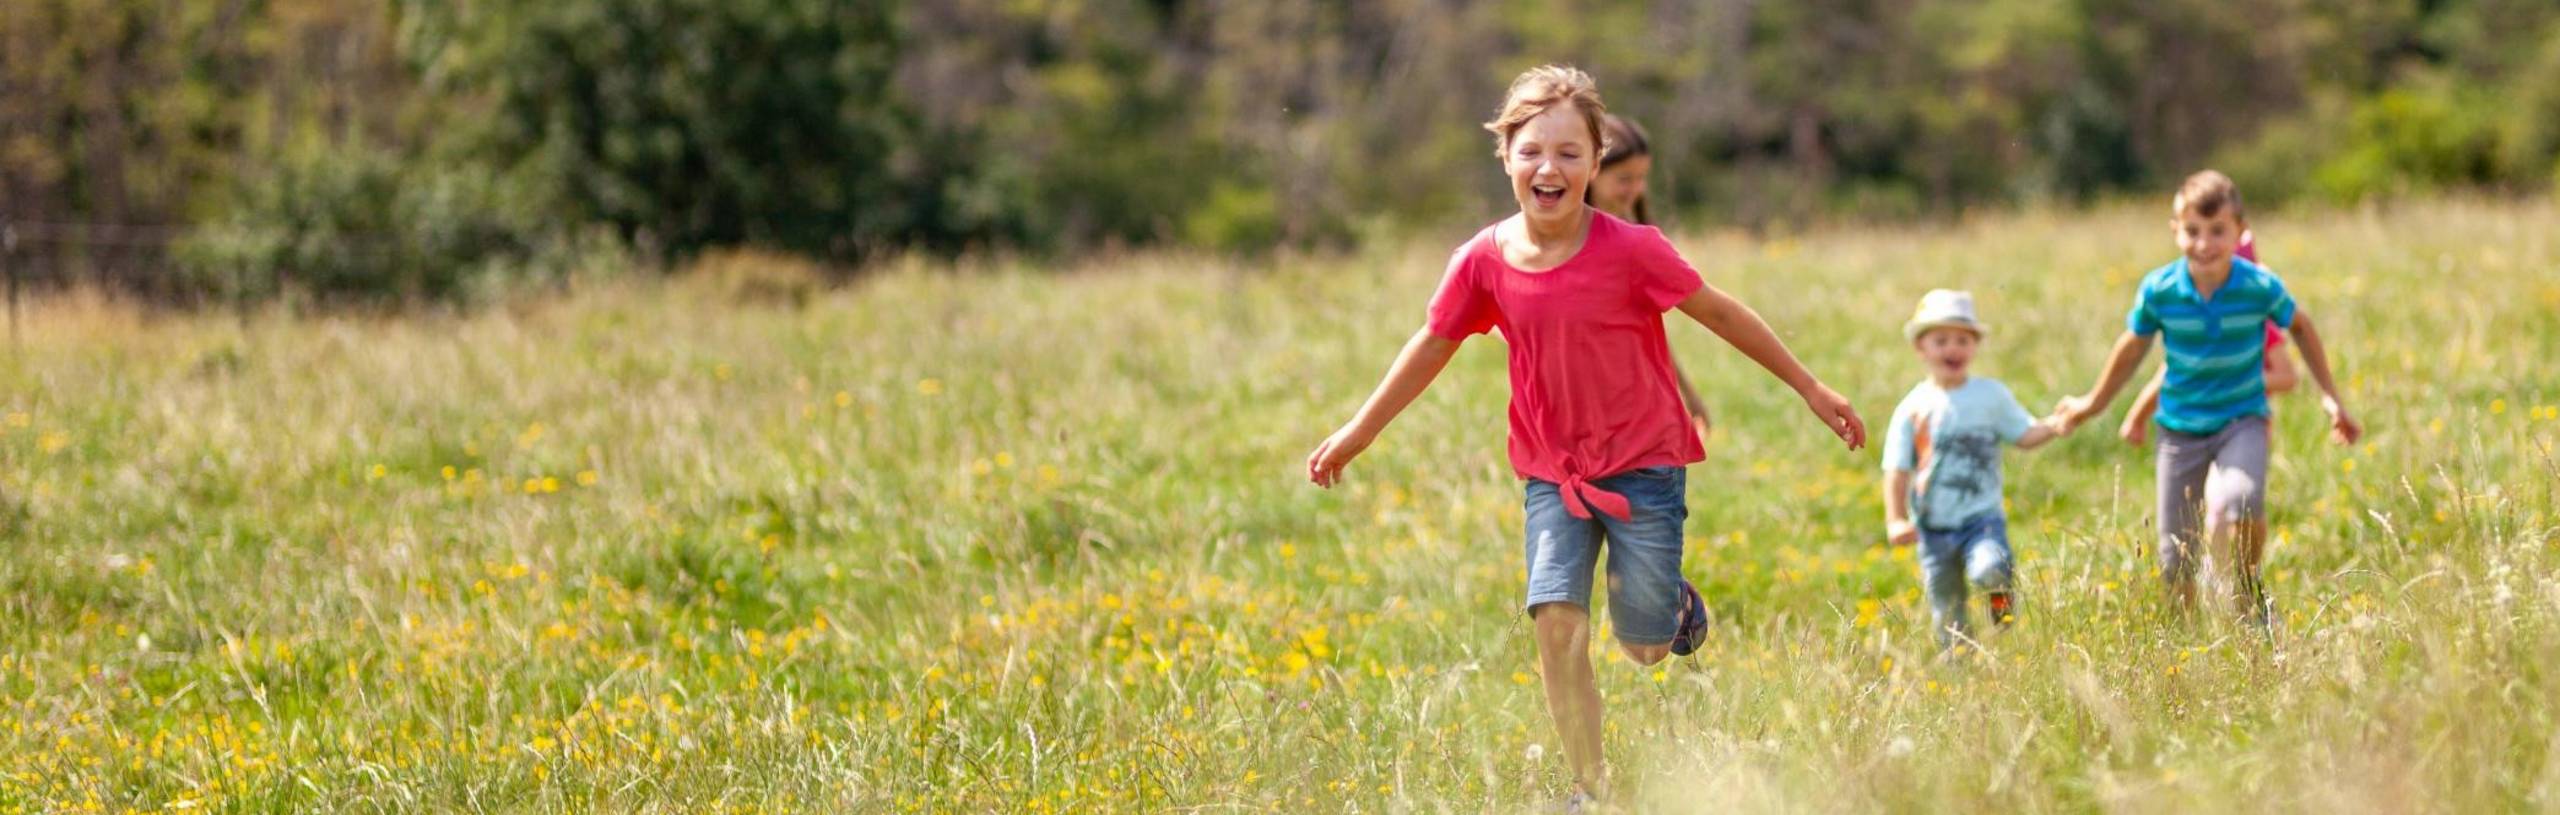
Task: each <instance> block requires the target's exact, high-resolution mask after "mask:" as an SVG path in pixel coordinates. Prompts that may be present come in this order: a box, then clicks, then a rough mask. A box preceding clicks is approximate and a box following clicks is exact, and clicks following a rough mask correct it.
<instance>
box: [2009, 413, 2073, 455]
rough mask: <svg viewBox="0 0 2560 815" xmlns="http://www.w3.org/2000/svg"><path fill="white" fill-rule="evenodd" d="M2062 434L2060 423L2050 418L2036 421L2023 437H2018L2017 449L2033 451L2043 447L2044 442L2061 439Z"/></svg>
mask: <svg viewBox="0 0 2560 815" xmlns="http://www.w3.org/2000/svg"><path fill="white" fill-rule="evenodd" d="M2062 434H2063V429H2062V422H2060V421H2057V420H2055V419H2054V418H2053V417H2051V416H2047V417H2045V418H2042V419H2037V420H2036V423H2035V424H2034V425H2032V426H2030V427H2028V428H2027V432H2026V433H2025V434H2024V435H2021V436H2019V437H2018V442H2017V443H2018V449H2020V450H2033V449H2036V448H2038V447H2043V446H2044V445H2045V442H2049V441H2053V440H2054V439H2058V438H2062Z"/></svg>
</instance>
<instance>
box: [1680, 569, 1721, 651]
mask: <svg viewBox="0 0 2560 815" xmlns="http://www.w3.org/2000/svg"><path fill="white" fill-rule="evenodd" d="M1713 622H1714V621H1713V620H1712V619H1710V618H1709V617H1708V616H1707V599H1706V598H1704V597H1700V596H1698V587H1697V586H1694V585H1691V584H1690V583H1689V581H1688V580H1687V579H1686V578H1683V579H1681V581H1680V625H1679V627H1678V628H1675V629H1673V630H1672V632H1671V653H1673V654H1677V655H1680V656H1684V657H1685V656H1688V655H1690V654H1694V653H1697V652H1698V646H1700V645H1704V644H1706V641H1707V628H1708V626H1709V625H1710V624H1711V623H1713Z"/></svg>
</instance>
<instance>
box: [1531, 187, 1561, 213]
mask: <svg viewBox="0 0 2560 815" xmlns="http://www.w3.org/2000/svg"><path fill="white" fill-rule="evenodd" d="M1529 195H1530V197H1533V198H1536V199H1538V205H1539V206H1544V207H1552V206H1555V205H1557V204H1561V203H1564V185H1562V184H1531V185H1529Z"/></svg>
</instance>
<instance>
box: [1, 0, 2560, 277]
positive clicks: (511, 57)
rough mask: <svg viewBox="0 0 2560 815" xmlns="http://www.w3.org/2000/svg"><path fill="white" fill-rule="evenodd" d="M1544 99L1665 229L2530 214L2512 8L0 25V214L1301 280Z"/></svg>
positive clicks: (2520, 35)
mask: <svg viewBox="0 0 2560 815" xmlns="http://www.w3.org/2000/svg"><path fill="white" fill-rule="evenodd" d="M1545 61H1564V62H1572V63H1575V64H1579V65H1581V66H1583V67H1585V68H1588V69H1590V70H1591V71H1592V72H1593V73H1594V74H1595V75H1596V76H1598V77H1599V79H1600V80H1601V85H1602V90H1603V92H1604V94H1605V95H1606V96H1607V98H1608V99H1609V101H1610V103H1611V105H1612V107H1613V109H1614V110H1616V111H1617V112H1620V113H1622V114H1626V115H1629V116H1632V117H1634V118H1635V119H1637V120H1638V121H1640V122H1642V123H1643V124H1645V125H1646V126H1647V127H1648V129H1650V130H1651V132H1652V135H1653V141H1654V147H1655V151H1656V154H1657V165H1656V166H1657V170H1656V176H1655V177H1656V186H1655V196H1656V198H1657V201H1656V205H1655V209H1656V210H1657V211H1663V212H1668V213H1670V214H1671V216H1672V217H1673V218H1675V219H1677V220H1680V221H1682V222H1688V223H1698V222H1708V221H1713V222H1725V223H1741V224H1746V225H1767V224H1772V223H1788V222H1795V221H1800V220H1803V219H1807V218H1820V217H1855V218H1896V217H1912V216H1925V215H1928V214H1932V213H1943V212H1949V211H1954V210H1959V209H1961V208H1964V207H1969V206H1977V205H1985V204H1990V205H2007V204H2039V203H2047V202H2071V201H2078V200H2083V199H2087V198H2090V197H2092V196H2100V195H2106V194H2110V193H2116V192H2121V191H2128V190H2130V191H2134V192H2137V193H2141V194H2151V193H2156V192H2157V191H2158V189H2159V188H2160V187H2163V186H2164V185H2166V184H2167V183H2168V180H2169V179H2174V178H2175V177H2177V176H2179V175H2181V174H2183V173H2185V172H2187V171H2189V170H2192V169H2195V168H2198V167H2202V166H2206V165H2213V166H2218V167H2221V168H2223V169H2225V170H2227V171H2229V172H2231V173H2232V174H2233V175H2234V176H2235V177H2237V178H2238V179H2239V180H2240V181H2241V184H2242V187H2243V189H2244V190H2246V191H2247V192H2248V193H2249V194H2250V195H2251V196H2252V197H2253V199H2254V200H2257V201H2261V202H2268V201H2275V200H2282V199H2286V198H2293V197H2303V196H2308V197H2314V198H2318V199H2325V200H2333V201H2354V200H2358V199H2363V198H2366V197H2370V196H2377V195H2390V194H2399V193H2404V192H2413V191H2425V190H2430V189H2437V188H2489V189H2496V190H2506V191H2534V192H2540V191H2548V190H2550V189H2552V188H2553V187H2554V186H2555V185H2560V4H2554V3H2551V2H2548V0H1964V1H1962V2H1958V1H1957V0H1791V1H1790V2H1772V1H1771V0H1717V1H1714V2H1675V1H1673V0H1584V1H1583V2H1571V3H1561V4H1559V3H1531V2H1519V0H1503V1H1502V2H1489V3H1466V2H1451V1H1450V0H1369V2H1351V1H1350V0H1320V1H1318V2H1288V3H1270V2H1238V1H1237V0H1050V1H1049V2H1040V1H1038V0H9V1H8V2H6V3H5V4H0V196H5V198H0V215H5V217H7V218H8V219H10V220H11V221H12V222H14V223H17V224H19V233H20V236H21V239H22V244H23V245H22V247H21V249H20V252H19V255H20V257H21V258H22V262H23V259H25V258H33V259H35V260H37V261H38V262H44V261H48V260H49V261H51V262H52V263H53V265H54V266H56V267H63V266H69V265H78V266H85V267H87V268H88V270H89V271H92V272H94V273H95V274H98V275H99V276H102V277H105V278H107V279H110V280H113V281H117V282H120V283H123V284H125V285H130V286H135V287H140V288H145V289H153V288H155V287H158V288H162V289H168V290H171V292H172V293H173V294H181V295H183V294H186V293H205V292H212V293H227V294H237V295H248V296H255V295H259V294H263V293H268V292H273V291H276V290H280V289H284V288H299V289H305V290H310V291H317V292H328V293H337V294H341V295H344V296H350V297H357V298H414V297H429V298H438V297H451V296H457V295H464V294H467V293H468V292H470V291H472V290H474V288H475V287H478V286H482V285H485V284H487V283H489V282H490V281H493V280H494V281H507V280H516V279H528V278H542V277H546V276H556V275H558V274H561V273H562V272H563V270H564V269H566V268H567V267H568V266H570V265H573V264H574V263H576V262H577V259H578V258H580V257H582V256H586V255H590V254H592V253H594V252H596V251H599V249H600V248H601V247H628V248H631V249H634V250H636V251H638V252H640V253H641V254H644V255H649V256H657V257H667V256H682V255H687V254H690V253H692V252H694V251H697V250H700V249H703V248H706V247H712V246H724V245H754V246H762V247H768V248H776V249H784V250H789V251H794V252H801V253H806V254H810V255H813V256H818V257H823V258H828V259H833V260H839V261H853V262H859V261H861V260H863V259H865V258H868V257H872V256H876V255H878V254H882V253H889V252H899V251H908V250H916V249H922V250H929V251H957V250H965V249H969V248H974V247H1002V248H1018V249H1027V250H1031V251H1069V252H1072V251H1082V250H1090V249H1094V248H1103V247H1110V246H1118V245H1131V244H1151V243H1178V244H1184V245H1193V246H1202V247H1210V248H1217V249H1254V248H1261V247H1269V246H1273V245H1279V244H1291V245H1306V244H1324V243H1332V242H1339V241H1344V240H1351V239H1356V238H1357V237H1358V236H1360V235H1363V234H1367V233H1369V232H1372V231H1375V230H1377V229H1380V228H1388V227H1393V226H1396V225H1401V224H1412V223H1440V222H1446V221H1450V220H1477V219H1484V218H1489V217H1492V216H1494V215H1496V214H1499V213H1500V212H1501V211H1503V210H1504V209H1505V208H1506V206H1507V205H1506V204H1505V203H1504V201H1503V198H1502V195H1503V193H1502V186H1501V184H1500V181H1499V179H1498V176H1497V172H1496V169H1495V166H1494V164H1493V162H1492V161H1491V160H1490V158H1491V144H1490V141H1489V139H1488V138H1487V136H1486V135H1485V134H1484V133H1483V132H1482V131H1481V130H1479V129H1477V128H1476V127H1475V123H1477V122H1479V121H1481V120H1483V119H1484V118H1486V117H1487V116H1488V115H1489V114H1490V112H1491V108H1492V107H1493V105H1494V104H1495V103H1496V102H1497V101H1498V98H1499V95H1500V93H1501V91H1502V88H1503V87H1504V85H1505V83H1506V82H1507V81H1508V80H1509V78H1510V77H1511V76H1512V75H1513V74H1515V73H1517V72H1518V71H1519V70H1521V69H1522V68H1525V67H1527V66H1529V65H1532V64H1535V63H1539V62H1545ZM171 268H174V269H178V270H181V271H182V272H183V274H180V275H174V276H173V275H168V274H162V273H161V272H162V271H164V270H166V269H171Z"/></svg>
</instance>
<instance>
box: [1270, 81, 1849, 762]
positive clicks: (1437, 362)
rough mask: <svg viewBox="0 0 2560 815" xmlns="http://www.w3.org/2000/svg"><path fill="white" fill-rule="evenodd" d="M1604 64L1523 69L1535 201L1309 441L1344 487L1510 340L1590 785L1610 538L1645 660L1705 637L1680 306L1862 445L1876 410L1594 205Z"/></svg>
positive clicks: (1472, 257) (1552, 603)
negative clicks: (1381, 447)
mask: <svg viewBox="0 0 2560 815" xmlns="http://www.w3.org/2000/svg"><path fill="white" fill-rule="evenodd" d="M1605 113H1606V110H1605V108H1604V107H1603V106H1602V104H1601V102H1600V94H1599V92H1598V90H1597V89H1596V88H1594V87H1593V84H1592V82H1591V77H1590V76H1589V75H1587V74H1584V73H1583V72H1582V71H1579V70H1576V69H1573V68H1566V67H1559V66H1544V67H1540V68H1536V69H1532V70H1530V71H1529V72H1528V73H1524V74H1521V75H1520V77H1519V78H1518V79H1516V80H1513V81H1512V83H1511V90H1510V93H1509V94H1508V95H1507V96H1506V98H1505V99H1504V101H1503V104H1502V109H1501V112H1500V114H1499V115H1498V116H1496V117H1495V118H1494V120H1493V121H1491V122H1488V123H1486V124H1485V128H1486V129H1488V130H1491V131H1493V134H1494V138H1495V145H1496V151H1497V155H1498V156H1499V157H1500V158H1501V161H1502V168H1503V172H1504V174H1505V175H1507V176H1508V177H1509V178H1510V181H1511V194H1512V197H1513V198H1514V199H1515V200H1516V201H1517V202H1518V203H1519V206H1520V213H1519V214H1518V215H1514V216H1511V217H1508V218H1504V219H1503V220H1501V221H1500V222H1498V223H1495V224H1493V225H1492V226H1488V227H1485V229H1484V230H1483V231H1481V232H1478V233H1476V235H1475V237H1474V238H1473V239H1470V240H1468V241H1467V242H1466V243H1465V244H1464V245H1462V246H1459V247H1458V250H1457V251H1456V252H1454V253H1452V254H1451V255H1450V257H1449V267H1448V272H1447V274H1446V276H1445V277H1444V278H1443V279H1442V280H1441V283H1440V289H1439V291H1438V293H1436V294H1434V295H1432V298H1431V306H1430V309H1429V313H1428V319H1427V320H1426V322H1425V323H1424V325H1423V327H1422V329H1421V330H1420V331H1416V332H1414V335H1413V338H1412V339H1411V340H1408V341H1406V343H1405V346H1404V350H1403V351H1402V352H1400V353H1398V354H1397V355H1396V360H1395V364H1394V365H1393V366H1392V367H1391V368H1389V369H1388V371H1387V376H1386V379H1385V381H1383V382H1380V383H1379V384H1378V388H1377V390H1376V391H1375V392H1374V393H1372V394H1370V396H1369V400H1368V402H1367V403H1365V404H1363V405H1362V406H1361V407H1360V411H1359V413H1358V414H1357V415H1355V416H1354V417H1353V418H1352V420H1351V421H1350V423H1348V424H1345V425H1343V427H1342V429H1340V430H1337V431H1335V432H1334V433H1333V435H1332V436H1331V437H1329V438H1327V439H1325V440H1324V443H1323V444H1322V445H1320V446H1318V447H1317V448H1316V449H1315V452H1313V453H1311V454H1309V455H1308V456H1307V478H1308V480H1310V481H1313V482H1315V483H1316V484H1317V485H1319V486H1326V487H1330V486H1332V485H1333V484H1334V483H1336V482H1338V481H1340V480H1341V479H1342V470H1343V467H1344V466H1345V465H1347V464H1349V463H1350V462H1351V460H1352V458H1353V457H1356V456H1358V455H1359V454H1360V452H1361V451H1362V450H1365V449H1367V448H1368V446H1369V444H1370V443H1371V442H1372V441H1374V440H1375V439H1376V438H1377V435H1378V432H1379V431H1380V430H1382V429H1384V428H1385V427H1386V426H1387V423H1388V422H1390V421H1392V420H1394V418H1395V416H1396V414H1397V413H1398V412H1401V411H1402V410H1404V408H1405V406H1406V405H1408V404H1411V403H1412V402H1413V399H1414V397H1416V396H1419V395H1420V394H1421V393H1422V390H1423V389H1424V388H1425V387H1428V386H1429V385H1430V384H1431V380H1432V378H1433V377H1435V376H1437V375H1438V374H1439V373H1440V369H1441V368H1442V367H1443V366H1445V365H1447V364H1448V361H1449V358H1450V356H1451V355H1453V354H1455V353H1456V352H1457V350H1458V344H1459V342H1460V341H1462V340H1464V339H1466V338H1467V337H1469V336H1471V335H1475V334H1481V333H1484V332H1485V331H1487V330H1489V329H1492V328H1496V327H1499V328H1501V329H1502V338H1503V340H1504V341H1505V342H1506V343H1508V344H1509V346H1510V379H1511V412H1510V420H1511V437H1510V453H1511V464H1512V468H1513V469H1514V470H1515V471H1517V473H1518V474H1519V475H1520V476H1521V477H1522V478H1524V479H1526V480H1527V482H1528V486H1527V489H1526V497H1525V500H1524V507H1525V509H1526V510H1527V512H1526V515H1527V523H1526V526H1527V528H1526V532H1527V542H1526V552H1525V554H1526V558H1527V561H1528V572H1529V586H1528V589H1529V590H1528V597H1527V599H1526V602H1525V603H1524V605H1525V606H1526V608H1527V609H1528V613H1529V615H1530V617H1531V619H1532V620H1533V621H1534V625H1533V627H1534V629H1535V631H1536V640H1537V646H1538V660H1539V664H1540V666H1541V671H1540V673H1541V675H1542V676H1543V677H1544V680H1545V688H1546V696H1547V710H1548V712H1549V713H1550V714H1551V715H1553V716H1554V718H1555V723H1556V732H1557V735H1558V737H1559V739H1560V740H1561V741H1562V742H1563V744H1564V748H1565V756H1566V758H1567V760H1568V761H1569V762H1570V763H1571V764H1572V768H1573V773H1574V777H1575V779H1576V789H1575V791H1574V792H1573V797H1572V798H1569V799H1567V804H1568V808H1578V806H1579V805H1580V804H1581V803H1582V802H1583V801H1585V800H1588V799H1589V798H1591V797H1594V796H1598V795H1601V794H1603V793H1604V791H1605V787H1606V784H1607V778H1606V770H1605V765H1604V764H1603V763H1602V761H1601V757H1600V734H1601V725H1600V713H1601V711H1600V693H1599V690H1598V688H1597V687H1596V686H1595V685H1594V684H1593V681H1592V673H1591V660H1590V657H1589V653H1590V651H1589V649H1588V643H1589V641H1590V635H1591V614H1590V611H1589V609H1590V595H1591V576H1592V569H1593V567H1594V565H1595V564H1596V562H1597V561H1598V560H1599V552H1600V548H1601V545H1602V541H1603V540H1604V539H1605V540H1606V542H1607V545H1608V548H1609V565H1608V570H1609V581H1608V584H1607V585H1608V586H1609V612H1610V615H1611V617H1612V619H1613V620H1614V622H1613V625H1614V627H1615V629H1616V632H1617V637H1618V641H1619V644H1620V645H1621V646H1623V647H1624V648H1625V649H1626V652H1627V655H1628V656H1629V657H1631V658H1633V659H1634V660H1635V661H1636V662H1637V663H1638V664H1640V665H1650V664H1653V663H1655V662H1658V661H1661V660H1662V659H1663V658H1664V657H1665V656H1668V655H1670V654H1675V653H1677V654H1687V653H1690V652H1692V651H1694V650H1695V649H1696V648H1697V646H1698V643H1699V640H1700V638H1702V637H1703V636H1704V634H1705V630H1706V627H1707V613H1706V606H1705V604H1704V603H1703V602H1702V601H1701V600H1700V598H1699V597H1698V594H1697V590H1696V588H1695V587H1693V586H1691V585H1690V584H1689V582H1688V581H1687V580H1685V579H1682V578H1681V576H1680V556H1681V547H1682V543H1683V536H1682V534H1681V524H1682V522H1683V521H1685V520H1686V519H1687V517H1688V505H1687V500H1686V487H1687V473H1688V470H1687V468H1686V466H1685V465H1687V464H1689V463H1691V462H1695V461H1697V460H1699V459H1700V458H1702V457H1704V451H1703V449H1702V448H1701V447H1700V446H1699V442H1698V436H1697V434H1696V433H1695V432H1692V431H1691V429H1690V427H1689V425H1688V422H1687V416H1686V411H1684V410H1683V408H1682V405H1681V400H1680V395H1679V388H1678V386H1677V385H1676V384H1675V383H1674V382H1675V376H1674V374H1673V373H1672V368H1671V352H1670V345H1669V343H1668V341H1667V340H1666V339H1665V337H1664V334H1663V320H1662V315H1663V313H1664V312H1666V311H1669V310H1671V309H1674V308H1677V309H1679V310H1680V312H1681V313H1683V314H1686V315H1688V316H1689V317H1690V318H1691V319H1693V320H1696V321H1697V322H1698V323H1699V324H1700V325H1703V326H1706V327H1707V329H1708V330H1710V331H1714V332H1715V333H1716V335H1717V336H1719V337H1722V338H1723V339H1724V340H1725V341H1726V342H1728V343H1731V344H1732V345H1733V347H1734V348H1735V349H1737V350H1740V351H1741V352H1742V353H1743V354H1744V355H1745V356H1748V357H1750V358H1751V359H1752V361H1754V362H1757V363H1759V364H1760V365H1761V367H1763V368H1766V369H1768V371H1769V372H1770V373H1771V374H1773V375H1775V376H1777V378H1778V379H1779V380H1780V381H1783V382H1785V383H1787V385H1788V387H1791V388H1794V389H1795V391H1796V393H1797V395H1798V396H1800V397H1802V398H1803V399H1804V403H1805V407H1807V408H1808V409H1810V410H1812V411H1813V414H1814V416H1815V417H1816V418H1818V419H1820V420H1821V421H1822V423H1823V425H1824V426H1825V427H1828V428H1830V429H1831V431H1832V432H1833V433H1834V434H1836V435H1838V436H1839V437H1840V440H1841V441H1843V442H1845V443H1847V444H1848V446H1849V449H1852V450H1855V449H1858V448H1859V447H1861V446H1863V445H1864V444H1865V443H1866V432H1867V431H1866V426H1865V425H1864V424H1863V423H1861V422H1860V421H1859V420H1858V415H1857V413H1856V411H1854V410H1852V409H1851V408H1850V406H1849V401H1848V400H1846V399H1843V398H1841V397H1840V394H1838V393H1835V392H1833V391H1832V390H1831V389H1830V388H1829V387H1826V386H1824V385H1823V384H1822V382H1821V381H1820V380H1818V379H1815V378H1814V376H1813V374H1811V373H1808V372H1806V370H1805V368H1804V366H1803V365H1802V364H1801V363H1799V362H1797V361H1796V358H1795V355H1794V354H1793V353H1792V352H1790V351H1788V350H1787V346H1786V344H1785V343H1783V342H1781V341H1779V339H1778V337H1777V335H1776V334H1775V333H1773V332H1771V331H1770V330H1769V326H1768V324H1767V323H1765V322H1762V321H1761V319H1760V316H1759V315H1758V314H1757V313H1755V312H1753V311H1752V310H1751V308H1750V307H1749V306H1745V305H1743V304H1742V303H1741V302H1740V301H1738V300H1735V299H1733V297H1731V296H1729V295H1726V294H1725V293H1723V292H1721V291H1718V290H1716V289H1714V288H1712V287H1709V286H1707V285H1706V283H1705V281H1703V280H1701V279H1700V278H1699V277H1698V273H1697V271H1696V270H1694V269H1692V268H1691V267H1690V266H1689V263H1688V262H1687V261H1686V260H1683V259H1682V258H1681V257H1680V253H1679V252H1678V251H1676V250H1674V249H1673V248H1672V247H1671V243H1670V242H1669V241H1666V240H1663V238H1662V233H1661V232H1660V231H1659V230H1656V229H1654V228H1653V227H1649V226H1641V225H1636V224H1630V223H1627V222H1625V221H1621V220H1619V219H1617V218H1616V217H1613V216H1610V215H1608V214H1606V213H1602V212H1598V211H1596V210H1594V209H1593V208H1591V207H1590V206H1587V205H1585V204H1584V203H1583V196H1584V193H1585V190H1586V189H1587V188H1588V187H1589V186H1590V183H1591V180H1592V177H1593V176H1594V175H1595V174H1596V173H1597V172H1598V166H1599V158H1600V156H1601V155H1602V152H1603V151H1604V150H1606V149H1607V147H1608V139H1607V137H1606V136H1604V135H1603V129H1602V125H1601V117H1602V116H1603V115H1604V114H1605Z"/></svg>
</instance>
